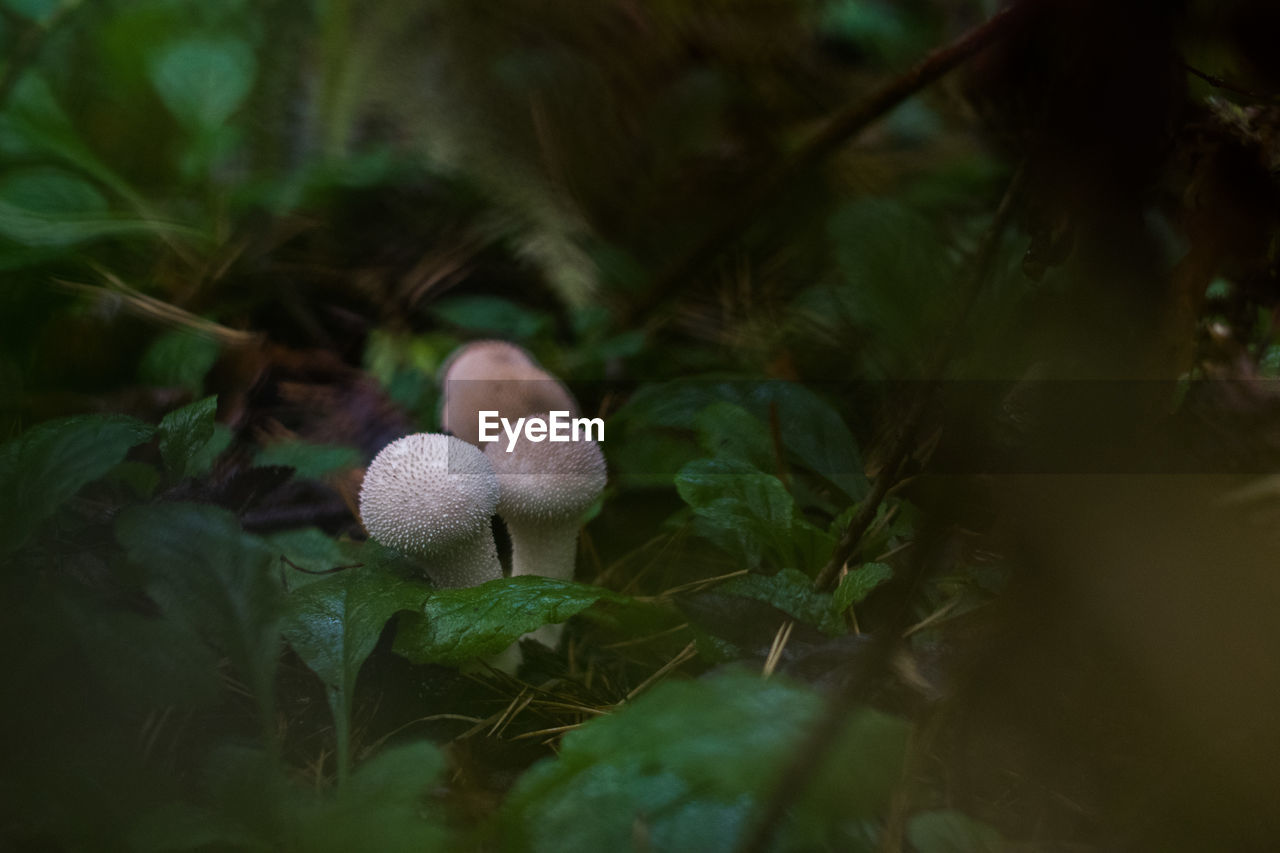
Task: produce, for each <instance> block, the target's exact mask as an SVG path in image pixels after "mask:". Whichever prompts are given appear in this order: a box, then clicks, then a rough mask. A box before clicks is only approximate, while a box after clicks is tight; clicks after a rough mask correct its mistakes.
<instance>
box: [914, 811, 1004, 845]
mask: <svg viewBox="0 0 1280 853" xmlns="http://www.w3.org/2000/svg"><path fill="white" fill-rule="evenodd" d="M907 840H908V841H910V842H911V846H912V847H913V848H914V849H916V850H918V851H919V853H1001V851H1004V850H1007V849H1008V846H1009V845H1008V844H1007V843H1006V842H1005V840H1004V838H1003V837H1001V835H1000V833H999V832H997V831H996V830H995V829H993V828H992V827H990V826H988V825H986V824H985V823H982V822H981V821H978V820H974V819H973V818H971V817H969V816H968V815H966V814H965V813H964V812H960V811H956V810H954V809H943V810H940V811H932V812H921V813H920V814H917V815H913V816H912V817H911V819H910V820H908V821H907Z"/></svg>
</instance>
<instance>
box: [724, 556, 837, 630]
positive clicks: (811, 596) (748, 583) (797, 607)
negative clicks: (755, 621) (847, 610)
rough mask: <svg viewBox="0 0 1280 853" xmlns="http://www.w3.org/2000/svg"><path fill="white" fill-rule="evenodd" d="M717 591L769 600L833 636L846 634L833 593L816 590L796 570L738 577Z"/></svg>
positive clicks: (810, 582)
mask: <svg viewBox="0 0 1280 853" xmlns="http://www.w3.org/2000/svg"><path fill="white" fill-rule="evenodd" d="M716 592H720V593H726V594H729V595H741V596H745V597H747V598H754V599H755V600H757V601H764V602H767V603H769V604H772V605H773V606H774V607H776V608H778V609H779V610H781V611H783V612H784V613H788V614H790V615H791V616H794V617H795V618H796V619H798V620H800V621H801V622H805V623H807V624H809V625H812V626H814V627H815V628H818V629H820V630H821V631H823V632H824V633H826V634H830V635H832V636H835V635H837V634H843V633H844V623H843V622H841V621H840V617H839V612H838V611H834V610H833V609H832V605H831V595H830V594H829V593H824V592H814V590H813V581H812V580H811V579H810V578H809V577H808V576H807V575H805V574H803V573H801V572H798V571H796V570H795V569H782V570H781V571H779V572H777V573H775V574H772V575H761V574H750V575H743V576H742V577H736V578H733V579H731V580H729V581H726V582H725V583H723V584H721V585H720V586H718V587H716Z"/></svg>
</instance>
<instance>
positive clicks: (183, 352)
mask: <svg viewBox="0 0 1280 853" xmlns="http://www.w3.org/2000/svg"><path fill="white" fill-rule="evenodd" d="M217 360H218V342H217V341H215V340H213V339H212V338H209V337H206V336H205V335H197V334H193V333H191V332H187V331H179V330H173V331H170V332H165V333H164V334H163V335H161V336H160V337H158V338H156V339H155V341H154V342H153V343H152V344H151V346H150V347H148V348H147V351H146V353H145V354H143V356H142V362H141V364H139V366H138V378H139V379H140V380H141V381H143V382H145V383H147V384H148V385H159V386H173V385H176V386H178V387H180V388H185V389H187V390H188V391H190V392H191V393H192V394H197V395H198V394H199V393H200V392H201V391H202V390H203V388H204V377H205V374H207V373H208V372H209V370H210V368H212V367H213V365H214V362H216V361H217Z"/></svg>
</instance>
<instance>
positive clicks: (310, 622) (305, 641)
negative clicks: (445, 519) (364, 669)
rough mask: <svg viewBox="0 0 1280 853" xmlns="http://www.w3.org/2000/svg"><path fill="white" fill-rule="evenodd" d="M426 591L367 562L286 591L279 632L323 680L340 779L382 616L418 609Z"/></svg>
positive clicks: (386, 617)
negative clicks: (358, 690) (358, 689)
mask: <svg viewBox="0 0 1280 853" xmlns="http://www.w3.org/2000/svg"><path fill="white" fill-rule="evenodd" d="M366 550H372V549H366ZM430 594H431V587H430V586H428V585H426V584H422V583H416V582H413V581H409V580H405V579H404V578H401V577H399V576H397V575H395V574H393V573H391V572H389V571H386V570H385V569H382V568H380V567H378V566H367V565H357V566H355V567H353V568H349V569H344V570H342V571H339V572H337V573H335V574H332V575H330V576H327V577H323V578H321V579H320V580H317V581H316V582H315V583H312V584H308V585H307V586H304V587H302V588H301V589H295V590H293V591H291V592H290V593H289V596H288V600H287V602H286V606H285V616H284V623H283V632H284V636H285V639H286V640H288V641H289V645H290V646H292V647H293V650H294V651H295V652H297V654H298V657H300V658H302V660H303V662H304V663H306V665H307V666H309V667H310V668H311V671H312V672H314V673H315V674H316V675H317V676H318V677H319V678H320V680H321V681H322V682H324V686H325V694H326V696H327V697H328V700H329V707H330V709H331V711H332V712H333V719H334V726H335V727H336V729H337V732H338V767H339V775H340V778H343V779H345V778H346V774H347V762H348V759H349V751H350V747H349V742H350V727H351V703H352V700H353V698H354V695H355V686H356V677H357V676H358V675H359V674H360V667H361V665H362V664H363V663H364V662H365V659H366V658H367V657H369V653H370V652H372V651H373V647H374V646H375V645H376V644H377V642H378V637H379V636H380V635H381V634H382V629H383V627H384V626H385V625H386V623H387V620H389V619H390V618H391V617H392V616H393V615H394V614H395V613H397V612H398V611H401V610H417V609H419V608H421V606H422V602H423V599H425V598H426V597H427V596H429V595H430Z"/></svg>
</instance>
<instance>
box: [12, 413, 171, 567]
mask: <svg viewBox="0 0 1280 853" xmlns="http://www.w3.org/2000/svg"><path fill="white" fill-rule="evenodd" d="M152 431H153V427H151V426H148V425H147V424H144V423H142V422H141V421H137V420H134V419H133V418H128V417H123V416H120V415H76V416H73V417H69V418H60V419H58V420H54V421H48V422H47V423H43V424H40V425H38V426H35V427H32V428H31V429H30V430H28V431H27V432H26V433H24V434H23V435H21V436H19V437H18V438H16V439H14V440H12V441H10V442H8V443H6V444H4V445H0V483H3V484H4V488H2V489H0V552H3V551H6V550H12V549H14V548H17V547H18V546H19V545H21V544H22V543H23V542H25V541H26V539H27V537H29V536H30V535H31V533H32V531H33V530H34V529H35V526H36V525H37V524H39V523H40V522H42V521H44V520H45V519H46V518H48V517H49V516H51V515H53V513H54V511H55V510H57V509H58V507H60V506H61V505H62V504H63V503H65V502H66V501H67V500H68V499H70V498H71V497H72V496H73V495H75V493H76V492H78V491H80V489H81V487H83V486H84V485H86V484H87V483H91V482H93V481H94V480H97V479H98V478H99V477H102V476H103V475H105V474H106V473H107V472H108V471H110V470H111V469H112V468H114V467H115V466H116V465H117V464H118V463H119V462H120V461H121V460H122V459H124V456H125V454H126V453H128V452H129V448H131V447H133V446H134V445H137V444H141V443H142V442H144V441H146V440H147V439H149V438H150V437H151V434H152Z"/></svg>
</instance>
